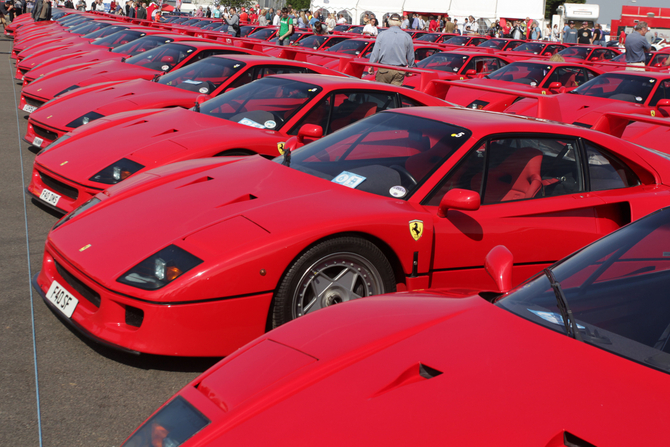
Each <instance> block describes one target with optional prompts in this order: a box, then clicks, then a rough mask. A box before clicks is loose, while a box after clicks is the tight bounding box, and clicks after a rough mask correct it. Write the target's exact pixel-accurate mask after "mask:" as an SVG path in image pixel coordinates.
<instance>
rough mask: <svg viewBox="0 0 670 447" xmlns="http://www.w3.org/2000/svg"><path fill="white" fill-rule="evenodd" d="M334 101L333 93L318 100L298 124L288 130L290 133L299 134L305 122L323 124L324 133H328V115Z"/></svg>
mask: <svg viewBox="0 0 670 447" xmlns="http://www.w3.org/2000/svg"><path fill="white" fill-rule="evenodd" d="M332 103H333V95H328V96H326V97H325V98H324V99H322V100H321V101H319V102H318V104H316V105H315V106H314V107H313V108H312V110H310V111H309V112H308V113H306V114H305V116H304V117H303V119H301V120H300V121H299V122H298V124H296V125H295V126H293V128H292V129H291V130H290V131H289V132H288V134H289V135H298V131H299V130H300V128H301V127H302V126H304V125H305V124H315V125H317V126H321V128H322V129H323V134H324V135H325V134H326V130H327V129H326V125H327V124H328V117H329V115H330V109H331V105H332Z"/></svg>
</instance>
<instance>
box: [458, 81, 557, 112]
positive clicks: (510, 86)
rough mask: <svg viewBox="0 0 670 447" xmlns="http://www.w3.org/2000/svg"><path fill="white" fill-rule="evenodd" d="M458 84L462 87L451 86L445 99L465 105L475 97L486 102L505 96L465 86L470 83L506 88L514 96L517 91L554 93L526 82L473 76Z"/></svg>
mask: <svg viewBox="0 0 670 447" xmlns="http://www.w3.org/2000/svg"><path fill="white" fill-rule="evenodd" d="M460 84H462V85H463V88H459V87H458V85H452V86H451V88H450V89H449V90H448V92H447V96H446V97H445V100H446V101H450V102H453V103H455V104H458V105H462V106H467V105H468V104H470V103H471V102H472V101H474V100H476V99H480V100H482V101H486V102H492V101H495V100H500V99H501V98H502V97H504V96H507V95H505V94H503V93H498V92H487V91H485V90H477V89H472V88H465V87H466V86H467V85H470V84H474V85H484V86H487V87H493V88H501V89H506V90H509V95H510V96H514V97H516V96H518V95H516V93H517V92H519V93H523V92H530V93H538V94H541V93H542V92H545V93H546V94H549V95H550V94H553V93H554V92H552V91H551V90H549V89H547V88H538V87H532V86H530V85H527V84H520V83H518V82H508V81H498V80H493V79H480V78H475V79H470V80H468V81H464V82H462V83H459V85H460Z"/></svg>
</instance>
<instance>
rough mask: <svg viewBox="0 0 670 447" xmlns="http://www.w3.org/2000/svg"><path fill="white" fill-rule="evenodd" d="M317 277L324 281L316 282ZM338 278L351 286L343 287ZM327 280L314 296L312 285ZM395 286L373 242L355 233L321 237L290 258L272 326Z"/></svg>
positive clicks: (379, 251) (391, 273)
mask: <svg viewBox="0 0 670 447" xmlns="http://www.w3.org/2000/svg"><path fill="white" fill-rule="evenodd" d="M319 277H324V278H327V281H323V282H322V283H321V284H319V280H318V278H319ZM338 278H339V280H341V281H342V283H345V284H353V287H343V286H342V284H340V283H337V280H338ZM328 281H330V282H329V285H328V286H327V287H324V288H323V290H321V291H320V292H319V294H320V295H322V296H321V298H319V299H314V298H315V289H316V288H317V287H319V285H324V284H325V283H326V282H328ZM347 289H351V290H347ZM395 290H396V281H395V276H394V274H393V268H392V267H391V264H390V263H389V261H388V259H386V256H384V253H382V251H381V250H380V249H379V248H377V246H376V245H374V244H373V243H372V242H369V241H367V240H365V239H360V238H357V237H339V238H336V239H330V240H327V241H323V242H321V243H319V244H317V245H315V246H314V247H312V248H310V249H309V250H307V251H306V252H305V253H303V254H302V255H301V256H299V257H298V258H297V259H296V260H295V261H293V263H292V264H291V266H290V267H289V268H288V270H287V271H286V273H285V275H284V277H283V278H282V280H281V281H280V283H279V286H278V287H277V291H276V293H275V296H274V307H273V308H272V311H271V312H272V327H273V328H275V327H277V326H280V325H282V324H284V323H287V322H289V321H291V320H293V319H295V318H297V317H300V316H302V315H304V314H306V313H310V312H313V311H315V310H318V309H320V308H323V307H326V306H330V305H333V304H337V303H340V302H344V301H349V300H351V299H356V298H358V297H362V296H369V295H379V294H382V293H390V292H395Z"/></svg>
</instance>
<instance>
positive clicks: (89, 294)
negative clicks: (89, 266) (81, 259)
mask: <svg viewBox="0 0 670 447" xmlns="http://www.w3.org/2000/svg"><path fill="white" fill-rule="evenodd" d="M55 264H56V271H57V272H58V274H59V275H60V276H61V278H63V279H64V280H65V282H66V283H68V285H69V286H70V287H72V288H73V289H74V290H76V291H77V292H78V293H79V294H80V295H81V296H83V297H84V298H86V299H87V300H88V301H89V302H90V303H91V304H93V305H94V306H95V307H100V295H99V294H98V293H97V292H96V291H95V290H93V289H91V288H90V287H88V286H87V285H86V284H84V283H83V282H81V281H79V280H78V279H77V278H75V277H74V276H72V274H71V273H70V272H68V271H67V270H65V269H64V268H63V266H62V265H60V264H59V263H57V262H56V263H55Z"/></svg>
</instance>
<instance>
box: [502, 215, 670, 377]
mask: <svg viewBox="0 0 670 447" xmlns="http://www.w3.org/2000/svg"><path fill="white" fill-rule="evenodd" d="M666 244H670V208H665V209H663V210H660V211H658V212H656V213H654V214H651V215H649V216H647V217H645V218H643V219H640V220H639V221H637V222H635V223H633V224H631V225H629V226H627V227H624V228H622V229H621V230H619V231H616V232H615V233H612V234H611V235H609V236H607V237H605V238H603V239H601V240H599V241H597V242H595V243H593V244H591V245H589V246H587V247H586V248H584V249H582V250H580V251H578V252H577V253H575V254H573V255H572V256H570V257H569V258H567V259H565V260H563V261H561V262H559V263H558V264H555V265H554V266H553V267H551V271H552V272H553V274H554V276H555V277H556V280H557V282H558V283H560V287H561V289H562V291H563V294H564V295H565V301H567V302H568V304H569V307H570V310H571V311H572V314H573V316H574V319H575V322H576V326H577V329H578V331H579V333H580V335H581V338H582V339H583V341H584V342H585V343H588V344H591V345H593V346H595V347H597V348H600V349H604V350H607V351H610V352H612V353H614V354H617V355H620V356H622V357H625V358H628V359H630V360H633V361H635V362H638V363H641V364H643V365H646V366H648V367H651V368H655V369H659V370H661V371H664V372H666V373H668V372H670V343H669V342H668V340H669V339H670V300H668V299H667V291H668V290H670V245H666ZM496 305H497V306H499V307H501V308H503V309H506V310H508V311H510V312H512V313H514V314H517V315H519V316H521V317H523V318H525V319H527V320H530V321H532V322H534V323H536V324H539V325H542V326H545V327H547V328H549V329H551V330H554V331H557V332H560V333H565V327H564V325H563V317H562V316H561V313H560V312H559V309H558V306H557V298H556V295H555V293H554V290H553V289H552V287H551V285H550V283H549V280H548V278H547V276H546V275H545V274H542V273H540V274H538V275H536V276H535V277H533V278H531V279H530V280H528V281H527V282H526V283H524V284H522V285H521V286H519V287H517V288H516V289H514V290H512V291H511V292H510V293H509V294H507V295H506V296H505V297H504V298H503V299H501V300H500V301H498V302H497V303H496ZM666 306H667V307H666Z"/></svg>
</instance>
